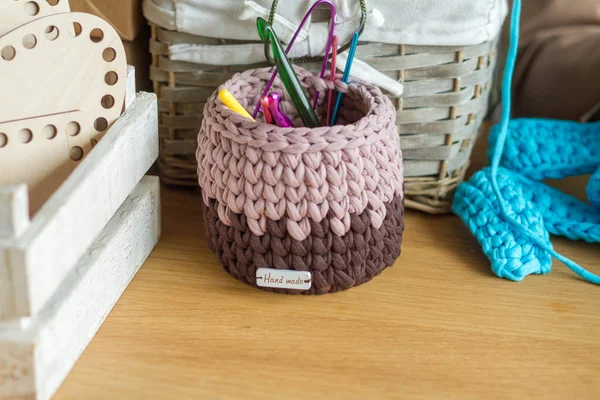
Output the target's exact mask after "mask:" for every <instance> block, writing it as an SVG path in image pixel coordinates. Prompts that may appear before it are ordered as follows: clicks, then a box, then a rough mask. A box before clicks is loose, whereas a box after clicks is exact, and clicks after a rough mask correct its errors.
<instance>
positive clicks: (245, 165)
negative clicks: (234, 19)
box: [196, 68, 403, 293]
mask: <svg viewBox="0 0 600 400" xmlns="http://www.w3.org/2000/svg"><path fill="white" fill-rule="evenodd" d="M296 72H297V75H298V77H299V78H300V81H301V83H302V85H303V87H304V89H305V90H306V92H307V94H308V96H309V97H311V98H312V97H313V96H314V94H315V93H316V92H317V91H318V92H319V93H321V96H319V102H318V103H317V107H316V112H317V115H318V116H319V118H321V119H322V118H323V117H324V114H325V106H326V96H324V93H325V92H326V91H327V90H328V89H332V88H333V87H334V84H333V83H330V82H328V81H326V80H323V79H320V78H318V77H316V76H314V75H313V74H311V73H309V72H308V71H306V70H304V69H301V68H296ZM270 76H271V74H270V69H269V68H262V69H256V70H249V71H245V72H243V73H239V74H236V75H234V76H233V77H232V79H230V80H229V81H227V82H225V83H224V84H223V85H222V87H221V88H226V89H228V90H229V91H230V92H231V93H232V95H233V96H234V97H236V98H237V99H238V100H240V103H241V104H242V105H243V106H244V107H245V108H252V107H253V106H254V105H256V103H257V102H258V99H259V98H260V95H261V92H262V89H263V88H264V83H265V82H266V81H268V80H269V78H270ZM335 88H336V90H337V91H339V92H342V93H344V94H345V96H344V102H343V106H342V107H343V108H342V111H341V113H340V118H339V121H338V122H339V123H340V124H339V125H336V126H334V127H328V126H323V127H319V128H314V129H309V128H304V127H302V128H279V127H277V126H275V125H271V124H266V123H264V122H263V121H261V118H260V117H259V118H258V121H257V122H254V121H252V120H250V119H248V118H244V117H242V116H240V115H238V114H236V113H235V112H233V111H231V110H230V109H229V108H228V107H227V106H225V105H224V104H223V103H222V101H221V100H220V99H219V98H218V96H217V95H216V93H214V94H213V95H212V96H211V97H210V98H209V100H208V103H207V105H206V107H205V108H204V118H203V121H202V127H201V129H200V134H199V136H198V149H197V153H196V157H197V161H198V179H199V182H200V186H201V188H202V194H203V199H204V204H205V205H206V206H208V210H209V211H206V216H207V221H206V225H211V226H210V227H209V228H208V229H209V230H208V233H209V236H210V240H212V242H213V248H214V250H215V251H216V252H217V255H218V256H219V258H220V259H221V262H222V263H223V265H224V266H225V268H226V269H228V270H229V271H230V272H231V273H232V274H233V275H236V276H237V277H238V278H240V279H243V280H245V281H247V282H252V281H253V280H254V279H255V273H256V268H257V267H260V266H265V267H268V268H284V269H290V268H291V269H298V270H302V271H305V270H308V271H310V272H312V273H313V274H314V273H315V272H316V273H317V276H315V284H314V288H313V289H314V290H313V292H312V293H325V292H328V291H337V290H341V289H346V288H349V287H352V286H355V285H357V284H360V283H363V282H365V281H367V280H369V279H370V278H372V277H373V276H374V275H376V274H378V273H379V272H381V270H382V269H383V268H385V267H386V266H390V265H392V263H393V262H394V261H395V259H396V257H398V255H399V253H400V239H401V235H402V230H403V221H402V216H403V205H402V200H403V192H402V185H403V182H402V180H403V179H402V170H403V167H402V153H401V151H400V143H399V137H398V134H397V127H396V124H395V116H396V111H395V109H394V107H393V106H392V104H391V101H390V100H389V99H388V98H387V97H386V96H385V95H384V94H383V93H382V92H381V90H380V89H379V88H377V87H375V86H370V85H365V84H363V83H360V82H351V83H350V84H349V85H346V84H344V83H343V82H341V80H340V79H339V76H338V79H337V80H336V82H335ZM273 90H277V91H279V92H282V91H283V85H282V83H281V81H280V80H279V79H276V80H275V82H274V84H273ZM281 108H282V110H283V111H284V112H285V113H286V114H288V115H289V116H290V117H291V118H292V119H293V120H294V121H295V122H296V123H298V122H299V118H298V115H297V113H296V111H295V109H294V107H293V105H292V102H291V101H290V98H289V96H288V95H287V93H284V96H283V100H282V102H281ZM389 212H391V213H392V215H388V213H389ZM215 216H216V218H217V219H218V224H217V221H215ZM230 228H231V229H230ZM242 237H245V238H246V239H244V240H243V241H242ZM324 237H329V238H333V239H331V240H328V241H327V242H326V243H325V244H323V243H321V242H320V241H322V240H323V239H324ZM231 240H235V246H234V243H232V242H231ZM282 240H283V241H284V242H285V246H284V244H283V243H282V242H281V241H282ZM371 240H374V242H373V243H371ZM376 241H381V243H379V244H377V245H375V242H376ZM342 243H343V244H344V245H343V246H341V244H342ZM369 243H370V244H369ZM249 245H250V246H251V247H248V246H249ZM232 246H234V247H235V248H236V249H238V248H239V251H243V252H246V250H249V251H251V252H252V254H257V255H259V254H262V256H261V257H264V256H265V255H266V254H270V253H273V254H275V255H277V256H278V257H281V258H282V259H286V260H287V261H289V262H288V263H279V262H277V261H276V260H274V259H273V256H270V258H269V259H270V262H269V261H265V259H262V258H261V259H250V260H249V259H248V257H247V256H245V258H244V260H245V261H235V262H233V261H232V260H233V259H234V258H235V259H236V260H237V259H238V258H237V254H236V253H237V251H238V250H235V251H234V250H232ZM340 246H341V247H340ZM370 246H375V250H373V251H371V250H370V249H369V247H370ZM264 247H266V248H267V249H264V250H260V249H262V248H264ZM259 250H260V251H259ZM265 252H267V253H265ZM329 253H332V254H329ZM299 254H304V256H303V257H302V259H301V260H297V259H296V258H295V257H297V256H298V255H299ZM394 255H395V256H394ZM348 257H350V258H348ZM328 271H329V272H328Z"/></svg>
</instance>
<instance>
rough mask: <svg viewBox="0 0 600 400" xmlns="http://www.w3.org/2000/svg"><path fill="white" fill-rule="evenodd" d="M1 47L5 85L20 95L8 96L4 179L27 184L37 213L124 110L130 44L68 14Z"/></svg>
mask: <svg viewBox="0 0 600 400" xmlns="http://www.w3.org/2000/svg"><path fill="white" fill-rule="evenodd" d="M20 3H22V4H20ZM20 3H19V2H17V3H15V5H18V6H19V7H23V6H31V7H34V10H35V7H38V8H39V5H37V3H35V2H32V1H30V2H27V3H25V2H20ZM64 3H67V7H68V2H66V1H64ZM11 4H12V3H11ZM40 4H45V6H44V7H50V6H49V5H48V3H46V2H44V3H40ZM59 4H60V3H59ZM19 7H17V8H19ZM75 26H78V29H75ZM7 49H8V50H7ZM0 52H1V53H2V54H0V56H1V57H0V87H2V90H4V91H5V92H6V93H11V94H12V95H11V96H0V142H1V143H0V169H2V171H4V173H3V174H2V176H1V177H0V183H2V184H14V183H27V184H28V187H29V191H30V193H29V197H30V199H31V206H30V209H31V212H32V214H33V213H35V212H37V211H38V209H39V208H40V207H41V205H42V204H43V203H44V202H45V201H46V200H47V199H48V198H49V197H50V196H51V195H52V193H54V191H56V189H57V188H58V187H59V186H60V184H61V183H62V182H63V181H64V180H65V179H66V178H67V176H69V174H70V173H71V172H72V171H73V170H74V169H75V168H76V167H77V165H78V164H79V162H80V161H81V160H82V159H83V157H84V156H87V155H88V154H89V152H90V151H91V149H92V147H93V144H94V143H96V142H97V141H98V140H100V139H101V138H102V137H103V136H104V134H105V132H106V131H107V129H108V128H109V127H110V126H111V125H112V124H113V123H114V122H115V121H116V120H117V118H118V117H119V116H120V115H121V112H122V109H123V104H124V99H125V90H126V83H127V79H126V77H127V60H126V55H125V49H124V47H123V43H122V42H121V39H120V38H119V35H118V34H117V32H116V31H115V30H114V29H113V28H112V27H111V26H110V25H109V23H108V22H106V21H104V20H102V19H101V18H98V17H96V16H93V15H89V14H83V13H62V14H51V15H45V16H42V17H41V18H39V19H36V20H34V21H30V22H28V23H26V24H24V25H22V26H19V27H16V26H15V29H14V30H12V31H11V32H9V33H7V34H5V35H4V36H0ZM107 76H109V77H110V76H112V77H113V78H114V77H116V78H115V79H116V82H113V81H111V80H110V79H108V82H107V78H106V77H107ZM109 83H110V84H109ZM31 160H37V162H35V163H32V162H31Z"/></svg>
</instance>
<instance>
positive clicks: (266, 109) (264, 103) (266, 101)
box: [260, 96, 273, 124]
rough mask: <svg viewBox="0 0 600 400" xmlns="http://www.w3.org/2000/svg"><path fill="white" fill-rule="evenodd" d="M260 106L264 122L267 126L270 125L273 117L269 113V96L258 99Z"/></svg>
mask: <svg viewBox="0 0 600 400" xmlns="http://www.w3.org/2000/svg"><path fill="white" fill-rule="evenodd" d="M260 105H261V107H262V110H263V115H264V116H265V122H266V123H267V124H272V123H273V116H272V115H271V111H269V107H270V105H271V99H269V96H262V97H261V98H260Z"/></svg>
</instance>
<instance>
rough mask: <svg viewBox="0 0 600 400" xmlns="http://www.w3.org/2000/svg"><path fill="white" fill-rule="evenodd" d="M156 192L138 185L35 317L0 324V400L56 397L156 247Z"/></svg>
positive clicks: (153, 180) (151, 185) (154, 181)
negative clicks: (108, 315) (120, 297)
mask: <svg viewBox="0 0 600 400" xmlns="http://www.w3.org/2000/svg"><path fill="white" fill-rule="evenodd" d="M159 189H160V186H159V183H158V178H157V177H144V178H143V179H142V180H141V182H140V183H139V184H138V185H137V186H136V188H135V189H134V190H133V191H132V192H131V194H130V195H129V197H128V198H127V199H126V200H125V201H124V202H123V204H122V206H121V207H119V209H118V210H117V212H116V214H115V216H114V217H113V218H111V220H110V221H109V222H108V224H107V225H106V227H105V228H104V230H103V231H102V232H101V233H100V235H98V237H97V238H96V240H95V241H94V243H93V244H92V245H91V246H90V247H89V248H88V249H87V250H86V252H85V253H84V255H83V256H82V257H81V258H80V259H79V261H78V262H77V264H76V265H75V266H74V267H73V268H72V269H71V271H70V272H69V274H68V275H67V276H66V277H65V279H64V280H63V282H62V283H61V285H60V287H59V288H58V289H57V290H56V292H55V293H54V295H53V296H52V298H51V299H50V300H49V301H48V303H47V304H46V306H45V307H44V309H43V310H42V311H41V312H40V313H39V314H38V315H37V316H35V317H33V318H30V319H27V321H21V323H18V322H16V321H15V322H2V321H0V399H4V398H6V397H7V396H22V397H21V398H35V399H37V400H47V399H49V398H50V397H51V396H52V394H53V393H54V392H55V391H56V389H57V388H58V386H59V385H60V384H61V382H62V381H63V379H64V378H65V376H66V375H67V374H68V372H69V371H70V369H71V367H72V366H73V364H74V363H75V361H77V358H79V356H80V355H81V353H82V351H83V349H84V348H85V346H87V344H88V343H89V341H90V340H91V339H92V337H93V336H94V334H95V333H96V330H97V329H98V328H99V327H100V325H102V322H103V321H104V318H106V315H107V314H108V313H109V312H110V309H111V308H112V307H113V305H114V304H115V303H116V302H117V300H118V299H119V296H120V295H121V294H122V293H123V290H125V288H126V287H127V284H128V283H129V282H130V281H131V279H132V278H133V276H134V275H135V273H136V272H137V271H138V269H139V268H140V266H141V265H142V264H143V263H144V261H145V260H146V258H147V257H148V255H149V254H150V252H151V251H152V249H153V248H154V246H155V244H156V242H157V241H158V237H159V236H160V215H159V208H160V206H159V202H160V194H159ZM34 395H35V396H34Z"/></svg>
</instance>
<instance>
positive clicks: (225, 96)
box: [219, 89, 256, 122]
mask: <svg viewBox="0 0 600 400" xmlns="http://www.w3.org/2000/svg"><path fill="white" fill-rule="evenodd" d="M219 98H220V99H221V101H222V102H223V104H225V105H226V106H227V107H229V109H230V110H231V111H233V112H234V113H236V114H239V115H241V116H242V117H246V118H249V119H251V120H252V121H254V122H256V121H255V120H254V118H252V116H251V115H250V113H248V111H246V109H245V108H244V107H242V105H241V104H240V102H239V101H237V99H236V98H235V97H233V95H232V94H231V93H230V92H229V90H227V89H221V90H219Z"/></svg>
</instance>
